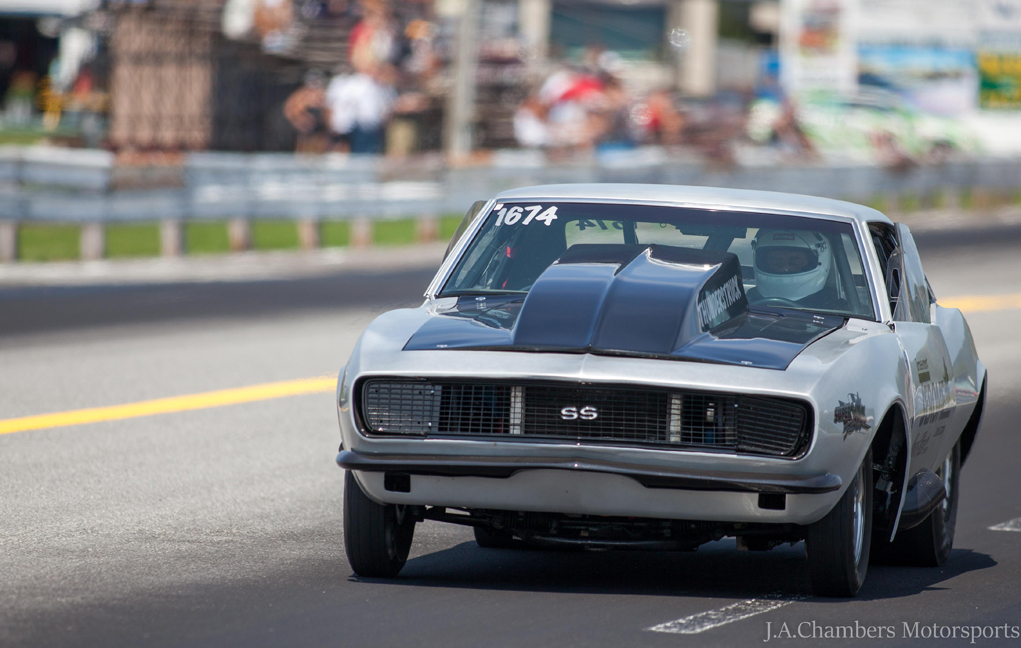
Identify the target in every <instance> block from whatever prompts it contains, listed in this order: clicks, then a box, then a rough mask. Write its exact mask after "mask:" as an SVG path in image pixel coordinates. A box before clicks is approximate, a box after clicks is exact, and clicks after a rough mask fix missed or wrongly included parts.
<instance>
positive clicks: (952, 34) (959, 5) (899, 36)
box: [858, 0, 1000, 47]
mask: <svg viewBox="0 0 1021 648" xmlns="http://www.w3.org/2000/svg"><path fill="white" fill-rule="evenodd" d="M858 1H859V3H860V13H859V15H858V39H859V40H860V41H865V42H869V43H887V44H896V45H923V44H924V45H926V46H929V47H932V46H937V45H942V46H946V45H956V46H965V47H969V46H971V45H972V44H973V43H974V40H975V15H976V7H975V5H976V0H858ZM977 1H978V2H986V1H988V2H989V4H994V3H996V4H998V3H999V1H1000V0H977Z"/></svg>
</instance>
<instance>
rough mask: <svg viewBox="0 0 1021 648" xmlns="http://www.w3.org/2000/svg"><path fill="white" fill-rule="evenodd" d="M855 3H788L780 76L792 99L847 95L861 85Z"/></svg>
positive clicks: (832, 0)
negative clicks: (809, 94)
mask: <svg viewBox="0 0 1021 648" xmlns="http://www.w3.org/2000/svg"><path fill="white" fill-rule="evenodd" d="M858 4H859V3H858V1H857V0H785V2H784V3H783V4H782V5H781V16H780V75H781V77H780V78H781V83H782V85H783V87H784V90H786V91H787V93H789V94H801V93H805V92H833V93H838V94H847V93H851V92H854V90H855V89H856V88H857V85H858V62H857V42H856V38H855V34H856V29H857V27H856V20H857V13H858V12H857V7H858Z"/></svg>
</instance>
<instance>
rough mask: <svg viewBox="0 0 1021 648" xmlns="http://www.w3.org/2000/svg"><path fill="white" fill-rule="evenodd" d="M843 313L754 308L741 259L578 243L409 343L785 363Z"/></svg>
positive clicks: (462, 303)
mask: <svg viewBox="0 0 1021 648" xmlns="http://www.w3.org/2000/svg"><path fill="white" fill-rule="evenodd" d="M842 324H843V318H840V317H820V316H818V315H812V314H800V313H799V314H796V315H791V314H789V312H785V313H783V314H781V313H776V312H758V311H756V312H750V311H749V310H748V300H747V298H746V296H745V293H744V285H743V283H742V281H741V266H740V262H739V261H738V258H737V256H735V255H734V254H731V253H729V252H711V251H706V250H696V249H688V248H679V247H673V246H666V245H574V246H572V247H571V248H570V249H568V250H567V252H565V253H564V254H563V255H562V256H561V257H560V258H559V259H558V260H557V261H556V262H555V263H554V264H553V265H551V266H550V267H549V268H547V269H546V271H545V272H543V274H542V275H540V277H539V278H538V279H537V280H536V282H535V283H534V285H533V286H532V288H531V290H530V291H529V292H528V294H527V295H486V296H483V295H477V296H462V297H459V298H458V302H457V306H456V308H455V309H453V310H451V311H448V312H445V313H442V314H439V315H437V316H435V317H433V318H431V319H430V320H429V321H428V322H426V323H425V324H424V325H423V326H422V327H421V328H420V329H419V330H418V331H417V332H416V333H415V334H414V335H413V336H412V337H411V339H410V340H409V341H408V343H407V344H406V345H405V347H404V348H405V350H426V349H488V350H507V351H535V352H563V353H593V354H602V355H622V356H637V357H657V358H670V359H677V360H694V361H702V362H716V363H725V364H735V365H745V366H753V367H761V368H769V369H785V368H786V367H787V365H789V364H790V362H791V360H793V359H794V358H795V357H796V356H797V354H798V353H800V352H801V351H802V350H803V349H804V348H805V347H806V346H807V345H808V344H810V343H811V342H813V341H814V340H816V339H818V338H819V337H821V336H823V335H825V334H826V333H829V332H830V331H832V330H834V329H835V328H838V327H839V326H841V325H842Z"/></svg>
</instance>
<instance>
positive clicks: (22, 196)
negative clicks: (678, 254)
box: [0, 147, 1021, 222]
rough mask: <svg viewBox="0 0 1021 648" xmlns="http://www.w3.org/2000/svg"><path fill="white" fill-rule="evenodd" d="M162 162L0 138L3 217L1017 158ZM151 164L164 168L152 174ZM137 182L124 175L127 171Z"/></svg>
mask: <svg viewBox="0 0 1021 648" xmlns="http://www.w3.org/2000/svg"><path fill="white" fill-rule="evenodd" d="M181 159H182V162H181V164H179V165H175V166H169V167H165V168H150V169H145V168H132V167H119V166H117V165H116V164H115V158H114V156H113V155H112V154H109V153H106V152H103V151H87V150H66V149H48V148H44V147H30V148H18V147H9V148H0V219H6V220H9V221H11V220H13V221H50V222H107V221H159V220H168V219H176V220H190V219H221V220H222V219H232V218H240V219H261V218H281V219H295V220H323V219H352V218H366V219H370V220H372V219H379V218H397V217H420V216H435V215H440V214H450V213H460V212H462V211H464V209H465V208H466V207H467V206H468V205H470V204H471V203H472V202H473V201H475V200H480V199H485V198H488V197H490V196H492V195H494V194H495V193H498V192H500V191H503V190H506V189H510V188H515V187H521V186H527V185H534V184H551V183H575V182H643V183H653V184H678V185H703V186H725V187H734V188H742V189H763V190H770V191H785V192H793V193H809V194H813V195H818V196H825V197H831V198H839V199H847V200H852V201H857V202H870V201H874V200H876V199H877V198H879V199H882V200H884V201H896V200H898V199H899V198H901V197H905V196H911V197H914V198H917V199H919V200H920V201H925V200H926V198H927V197H929V196H935V195H938V194H949V195H951V196H952V195H959V194H960V193H961V192H968V191H972V190H987V191H990V192H995V193H1013V192H1014V191H1016V190H1018V189H1019V188H1021V160H1017V159H979V160H971V161H958V162H948V163H945V164H942V165H938V166H920V167H916V168H914V169H910V170H907V171H903V172H898V173H894V172H891V171H888V170H885V169H882V168H879V167H874V166H851V165H848V166H840V167H829V166H761V167H737V168H734V169H730V170H725V171H720V170H713V169H711V168H708V167H706V166H705V165H702V164H699V163H697V162H694V161H678V160H675V159H671V157H670V156H668V155H667V153H666V152H665V151H663V150H662V149H658V148H647V149H637V150H633V151H626V152H616V153H613V154H611V155H604V156H599V157H596V158H594V159H592V160H589V161H586V162H584V163H563V164H553V163H549V162H547V161H546V160H545V158H544V157H543V156H542V155H541V154H539V153H536V152H530V151H497V152H495V153H494V154H493V156H492V157H491V158H490V160H489V163H488V164H486V165H484V166H473V167H468V168H449V167H447V166H445V165H443V164H441V163H440V161H439V159H437V158H425V159H420V160H414V161H406V162H401V163H394V162H391V161H388V160H387V159H386V158H382V157H375V156H352V155H343V154H331V155H322V156H298V155H294V154H285V153H279V154H274V153H263V154H240V153H192V154H188V155H185V156H183V157H182V158H181ZM145 174H150V177H151V178H152V177H157V176H158V178H159V182H156V183H155V184H157V185H160V186H158V187H154V188H149V189H140V188H123V187H138V186H139V185H144V184H146V178H145ZM126 177H131V178H132V181H130V182H126V181H125V178H126Z"/></svg>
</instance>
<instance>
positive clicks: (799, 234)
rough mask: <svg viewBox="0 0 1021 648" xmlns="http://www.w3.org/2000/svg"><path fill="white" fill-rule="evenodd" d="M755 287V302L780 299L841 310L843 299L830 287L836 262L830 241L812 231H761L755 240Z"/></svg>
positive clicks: (752, 297) (751, 295)
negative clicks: (831, 269)
mask: <svg viewBox="0 0 1021 648" xmlns="http://www.w3.org/2000/svg"><path fill="white" fill-rule="evenodd" d="M752 258H753V265H754V266H755V288H752V289H751V290H749V291H748V298H749V300H750V301H751V302H753V303H755V302H764V301H769V300H776V301H778V302H779V303H780V304H781V305H782V304H783V302H790V303H792V304H794V305H797V306H801V307H804V308H822V309H838V308H840V307H841V302H842V301H843V300H841V299H840V298H839V297H836V296H835V295H834V294H833V291H832V290H826V282H827V279H829V276H830V268H831V267H832V265H833V252H832V251H831V250H830V244H829V241H828V240H826V238H824V237H823V235H822V234H820V233H818V232H812V231H809V230H773V229H763V230H759V231H758V233H757V234H756V235H755V238H754V239H753V240H752Z"/></svg>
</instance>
